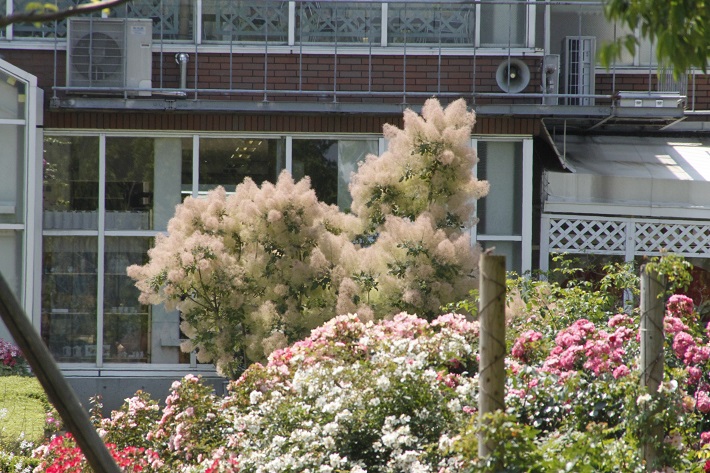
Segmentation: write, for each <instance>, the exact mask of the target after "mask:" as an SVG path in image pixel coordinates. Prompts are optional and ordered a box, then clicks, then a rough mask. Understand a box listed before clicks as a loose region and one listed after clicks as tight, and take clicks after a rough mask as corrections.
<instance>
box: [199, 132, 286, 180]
mask: <svg viewBox="0 0 710 473" xmlns="http://www.w3.org/2000/svg"><path fill="white" fill-rule="evenodd" d="M284 161H285V148H284V142H283V140H281V139H263V138H205V139H202V140H200V180H199V183H200V184H199V189H200V192H206V191H208V190H210V189H213V188H215V187H217V186H223V187H224V188H225V189H226V190H227V192H232V191H233V190H234V188H235V187H236V185H237V184H239V183H241V182H242V181H243V180H244V178H245V177H250V178H251V179H252V180H253V181H254V182H255V183H256V184H257V185H261V183H262V182H264V181H268V182H276V179H277V178H278V175H279V173H280V172H281V170H283V169H284Z"/></svg>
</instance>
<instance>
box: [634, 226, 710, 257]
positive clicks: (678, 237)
mask: <svg viewBox="0 0 710 473" xmlns="http://www.w3.org/2000/svg"><path fill="white" fill-rule="evenodd" d="M634 233H635V241H636V252H637V253H641V254H648V253H658V252H660V251H661V250H667V251H671V252H673V253H682V254H692V255H703V254H706V255H708V257H710V225H689V224H671V223H664V224H659V223H655V222H636V224H635V229H634Z"/></svg>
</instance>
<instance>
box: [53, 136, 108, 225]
mask: <svg viewBox="0 0 710 473" xmlns="http://www.w3.org/2000/svg"><path fill="white" fill-rule="evenodd" d="M43 190H44V202H43V206H44V223H43V226H44V228H46V229H92V230H96V229H97V228H98V208H99V139H98V138H97V137H95V136H76V137H67V136H47V137H45V140H44V185H43Z"/></svg>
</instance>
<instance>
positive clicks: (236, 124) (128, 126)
mask: <svg viewBox="0 0 710 473" xmlns="http://www.w3.org/2000/svg"><path fill="white" fill-rule="evenodd" d="M385 123H390V124H392V125H395V126H398V127H401V126H402V115H401V114H397V115H377V116H375V115H362V114H357V115H355V114H251V115H247V114H236V113H170V112H159V113H133V112H112V113H103V112H85V111H82V112H73V111H48V112H47V113H46V114H45V120H44V127H45V128H85V129H106V130H175V131H234V132H262V133H263V132H274V133H375V134H381V133H382V126H383V125H384V124H385ZM539 126H540V125H539V120H537V119H534V118H513V117H483V116H479V117H478V119H477V123H476V125H475V126H474V130H473V132H474V133H476V134H518V135H535V134H537V132H538V131H539Z"/></svg>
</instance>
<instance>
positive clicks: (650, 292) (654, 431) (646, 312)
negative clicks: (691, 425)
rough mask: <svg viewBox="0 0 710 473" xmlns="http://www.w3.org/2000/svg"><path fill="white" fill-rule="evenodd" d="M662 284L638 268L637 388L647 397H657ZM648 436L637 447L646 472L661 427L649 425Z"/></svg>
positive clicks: (653, 459) (651, 466) (660, 438)
mask: <svg viewBox="0 0 710 473" xmlns="http://www.w3.org/2000/svg"><path fill="white" fill-rule="evenodd" d="M663 286H664V281H663V280H662V278H661V277H660V276H659V274H658V273H657V272H656V271H647V267H646V266H642V267H641V360H640V363H639V365H640V366H639V367H640V368H641V386H642V387H645V388H646V390H647V392H648V393H649V394H650V395H651V396H656V395H657V394H658V387H659V386H660V385H661V383H662V382H663V364H664V356H663V340H664V337H663V315H664V313H665V307H664V300H663V298H662V297H661V294H663ZM649 429H650V430H649V434H650V437H651V439H652V442H653V444H649V443H645V444H643V445H642V446H641V455H642V458H643V460H645V463H646V471H653V470H656V469H658V468H656V467H657V465H655V462H656V459H657V458H658V452H657V448H656V445H659V444H660V442H662V441H663V429H662V426H660V425H658V426H656V425H650V426H649Z"/></svg>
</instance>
